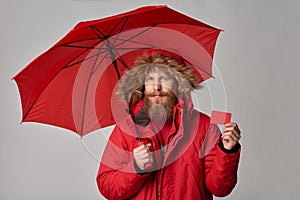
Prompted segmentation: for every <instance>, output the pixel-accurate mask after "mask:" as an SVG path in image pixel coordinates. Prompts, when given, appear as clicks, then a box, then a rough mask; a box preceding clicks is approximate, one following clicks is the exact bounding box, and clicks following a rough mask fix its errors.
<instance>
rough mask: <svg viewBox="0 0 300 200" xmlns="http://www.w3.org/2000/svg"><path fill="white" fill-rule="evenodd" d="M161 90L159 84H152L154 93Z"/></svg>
mask: <svg viewBox="0 0 300 200" xmlns="http://www.w3.org/2000/svg"><path fill="white" fill-rule="evenodd" d="M161 88H162V87H161V84H160V82H158V81H156V82H155V83H154V85H153V89H154V91H160V90H161Z"/></svg>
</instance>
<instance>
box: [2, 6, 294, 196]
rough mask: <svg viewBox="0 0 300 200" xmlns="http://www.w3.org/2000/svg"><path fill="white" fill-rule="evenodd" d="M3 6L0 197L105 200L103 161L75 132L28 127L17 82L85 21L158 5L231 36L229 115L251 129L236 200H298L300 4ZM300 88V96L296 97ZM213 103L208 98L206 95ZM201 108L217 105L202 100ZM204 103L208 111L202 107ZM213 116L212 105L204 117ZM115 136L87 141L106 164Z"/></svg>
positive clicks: (226, 62)
mask: <svg viewBox="0 0 300 200" xmlns="http://www.w3.org/2000/svg"><path fill="white" fill-rule="evenodd" d="M149 2H150V1H146V0H98V1H97V0H90V1H88V0H73V1H72V0H69V1H67V0H63V1H62V0H52V1H50V0H48V1H42V0H26V1H21V0H20V1H16V0H7V1H4V0H1V1H0V11H1V12H0V21H1V23H0V24H1V32H0V34H1V37H0V44H1V48H0V51H1V53H0V55H1V61H0V63H1V64H0V66H1V68H0V70H1V79H0V89H1V91H0V92H1V104H0V106H1V114H0V123H1V140H0V143H1V144H0V162H1V164H0V199H1V200H2V199H3V200H9V199H11V200H15V199H30V200H35V199H46V200H47V199H49V200H52V199H58V200H60V199H72V200H75V199H78V200H81V199H88V200H94V199H102V198H103V197H102V196H101V195H100V194H99V192H98V189H97V187H96V184H95V176H96V173H97V170H98V163H97V162H96V161H95V160H94V159H93V158H92V157H91V156H90V155H89V154H88V153H87V152H86V150H85V149H84V148H83V145H82V144H81V141H80V138H79V137H78V136H77V135H75V134H73V133H71V132H70V131H67V130H64V129H60V128H56V127H52V126H48V125H40V124H35V123H24V124H22V125H20V120H21V104H20V99H19V94H18V91H17V87H16V84H15V83H14V81H11V80H10V79H11V78H12V77H13V76H14V75H15V74H16V73H18V72H19V71H20V70H21V69H22V68H23V67H24V66H25V65H26V64H28V63H29V62H30V61H31V60H32V59H33V58H35V57H36V56H38V55H39V54H40V53H42V52H44V51H45V50H46V49H48V48H49V47H50V46H52V45H53V44H54V43H55V42H57V41H58V40H59V39H60V38H62V37H63V36H64V35H65V34H66V33H67V32H68V31H69V30H70V29H71V28H72V27H73V26H74V25H75V24H76V23H77V22H79V21H82V20H89V19H95V18H101V17H104V16H109V15H113V14H117V13H120V12H123V11H127V10H131V9H134V8H136V7H140V6H144V5H150V4H168V5H169V6H170V7H172V8H174V9H176V10H179V11H181V12H183V13H185V14H188V15H190V16H192V17H194V18H197V19H199V20H202V21H204V22H206V23H209V24H211V25H213V26H216V27H219V28H221V29H224V30H225V32H223V33H221V36H220V38H219V40H218V43H217V48H216V54H215V63H216V64H217V66H218V68H219V70H220V73H221V75H222V78H223V81H224V84H225V87H226V95H227V99H226V107H227V110H229V111H231V112H232V113H233V121H237V122H238V123H239V125H240V127H241V129H242V134H243V138H242V141H241V143H242V148H243V149H242V157H241V162H240V168H239V181H238V185H237V187H236V188H235V189H234V191H233V192H232V194H231V195H230V196H228V197H226V198H225V199H232V200H233V199H234V200H241V199H242V200H254V199H255V200H258V199H263V200H266V199H270V200H281V199H282V200H283V199H289V200H296V199H298V198H297V197H296V192H297V189H298V188H299V184H298V182H299V178H300V166H299V164H300V156H299V154H298V152H299V147H298V144H299V141H300V140H299V139H300V136H299V135H300V134H299V131H298V125H297V124H298V123H299V111H300V109H299V102H300V95H299V78H298V76H299V73H300V70H299V67H298V65H299V64H298V58H299V52H300V51H299V41H300V39H299V37H298V36H299V34H300V28H299V22H298V21H299V18H300V14H299V12H298V11H299V10H298V8H299V4H300V3H298V2H297V1H296V0H295V1H292V0H288V1H280V0H265V1H261V0H252V1H247V0H227V1H224V0H219V1H217V0H207V1H203V0H184V1H179V0H178V1H174V0H170V1H162V0H160V1H159V0H152V1H151V3H149ZM297 88H298V89H297ZM203 96H205V95H203ZM198 101H199V104H200V109H201V108H202V107H201V106H202V105H203V104H205V103H207V102H209V101H207V100H206V99H205V98H202V99H201V98H200V99H198ZM201 104H202V105H201ZM205 108H206V109H207V108H209V106H207V105H203V109H204V110H205ZM108 135H109V129H108V130H104V131H100V134H99V132H98V133H92V134H90V135H88V136H86V137H85V138H84V142H85V144H86V145H87V146H88V148H89V149H90V150H91V151H92V152H93V153H94V154H95V155H96V156H97V157H100V155H101V151H102V149H103V147H102V146H103V145H104V143H105V141H106V138H107V136H108Z"/></svg>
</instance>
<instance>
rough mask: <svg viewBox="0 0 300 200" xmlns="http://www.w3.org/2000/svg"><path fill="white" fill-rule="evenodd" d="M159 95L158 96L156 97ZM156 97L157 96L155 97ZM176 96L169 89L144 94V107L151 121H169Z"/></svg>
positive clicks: (171, 117)
mask: <svg viewBox="0 0 300 200" xmlns="http://www.w3.org/2000/svg"><path fill="white" fill-rule="evenodd" d="M157 96H159V97H157ZM156 97H157V98H156ZM176 102H177V97H176V96H175V94H174V93H173V92H171V91H169V92H153V93H150V94H145V105H144V109H145V112H146V114H147V115H148V116H149V118H150V119H151V120H152V121H157V122H162V123H164V122H166V121H167V122H171V121H172V119H173V110H174V106H175V104H176Z"/></svg>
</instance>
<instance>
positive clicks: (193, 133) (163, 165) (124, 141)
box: [97, 100, 240, 200]
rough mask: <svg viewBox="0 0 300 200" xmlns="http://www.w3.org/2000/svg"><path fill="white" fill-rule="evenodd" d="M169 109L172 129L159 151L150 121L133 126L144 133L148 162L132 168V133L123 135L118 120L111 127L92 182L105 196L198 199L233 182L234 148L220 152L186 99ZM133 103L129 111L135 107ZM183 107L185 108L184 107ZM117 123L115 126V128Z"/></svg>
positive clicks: (222, 192) (208, 198)
mask: <svg viewBox="0 0 300 200" xmlns="http://www.w3.org/2000/svg"><path fill="white" fill-rule="evenodd" d="M179 102H180V104H177V105H176V107H175V108H174V113H175V116H176V117H175V123H174V127H176V128H175V129H176V130H175V131H174V130H173V131H171V132H172V134H171V135H170V136H169V144H168V146H167V150H166V152H165V155H164V156H163V153H162V151H161V148H160V144H159V141H158V139H157V137H156V134H154V133H153V128H152V129H151V128H149V126H150V125H148V126H146V127H142V126H139V125H138V129H139V132H140V133H141V135H142V137H147V138H150V139H151V141H152V146H153V149H154V150H153V151H154V153H153V156H154V163H155V165H154V167H153V169H152V170H150V171H149V172H144V173H141V172H138V171H137V170H136V169H137V168H136V167H135V164H134V158H133V153H132V152H133V149H134V148H136V144H137V140H136V135H134V134H132V132H134V129H132V132H131V134H127V133H126V132H127V129H126V128H123V125H124V124H127V126H128V127H131V128H132V125H128V124H130V120H124V122H123V123H124V124H123V125H122V124H119V126H116V127H115V129H114V130H113V132H112V134H111V136H110V139H109V142H108V143H107V146H106V148H105V151H104V153H103V156H102V160H101V164H100V168H99V172H98V175H97V184H98V188H99V190H100V192H101V193H102V195H103V196H105V197H106V198H107V199H138V200H147V199H149V200H150V199H151V200H154V199H162V200H167V199H178V200H179V199H180V200H182V199H200V200H212V199H213V195H215V196H220V197H222V196H226V195H228V194H229V193H230V192H231V191H232V189H233V188H234V186H235V184H236V182H237V169H238V162H239V155H240V149H238V151H236V152H230V153H228V152H227V153H225V152H224V151H223V150H222V149H221V147H220V146H219V145H218V141H219V138H220V132H219V130H218V128H217V126H216V125H211V124H210V118H209V117H208V116H206V115H204V114H202V113H199V112H198V111H196V110H194V109H193V108H192V103H191V100H188V101H185V103H183V102H182V101H179ZM141 106H142V105H137V106H136V107H135V108H134V114H136V113H137V110H139V109H140V108H141ZM184 110H185V112H184ZM120 127H121V128H120Z"/></svg>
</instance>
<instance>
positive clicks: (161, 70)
mask: <svg viewBox="0 0 300 200" xmlns="http://www.w3.org/2000/svg"><path fill="white" fill-rule="evenodd" d="M146 76H172V70H171V69H170V67H169V66H168V65H163V64H151V65H147V66H146Z"/></svg>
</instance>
